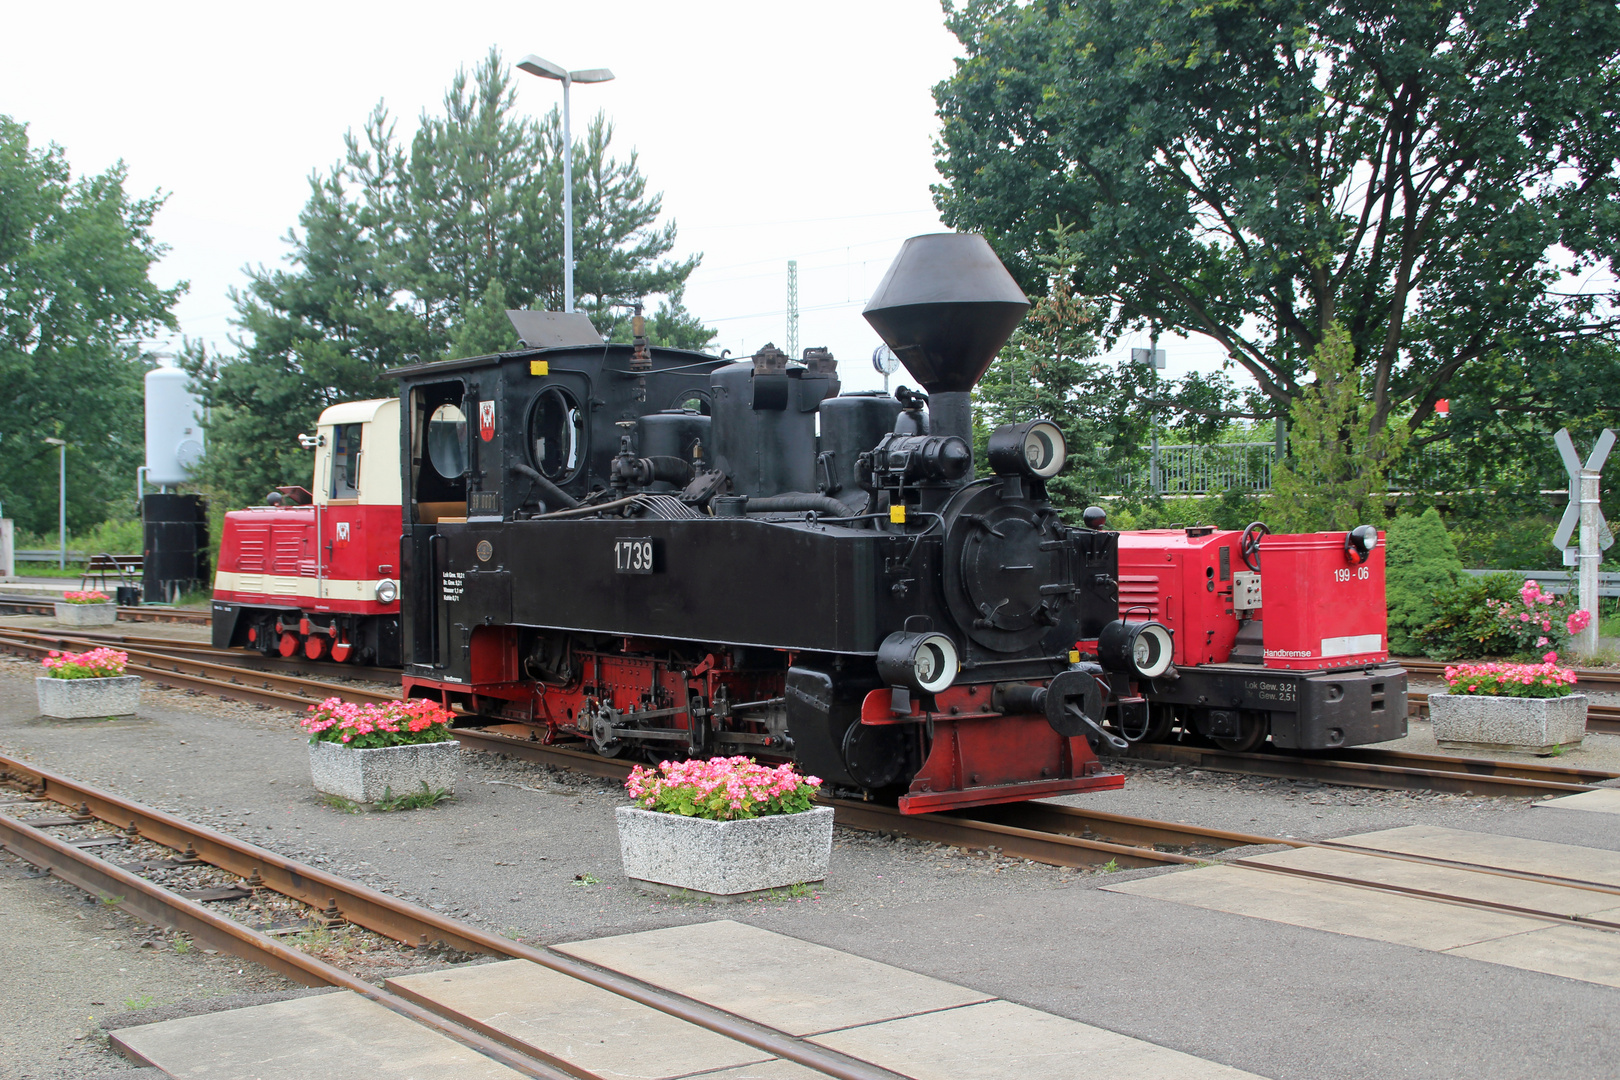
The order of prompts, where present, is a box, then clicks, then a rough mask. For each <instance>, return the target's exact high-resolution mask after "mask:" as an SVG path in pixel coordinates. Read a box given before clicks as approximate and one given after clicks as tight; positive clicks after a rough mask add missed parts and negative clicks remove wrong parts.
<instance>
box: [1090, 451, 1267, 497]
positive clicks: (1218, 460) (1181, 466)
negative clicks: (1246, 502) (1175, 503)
mask: <svg viewBox="0 0 1620 1080" xmlns="http://www.w3.org/2000/svg"><path fill="white" fill-rule="evenodd" d="M1275 457H1276V450H1275V449H1273V447H1272V445H1271V444H1270V443H1215V444H1213V445H1210V446H1160V445H1157V444H1155V445H1153V446H1152V447H1151V448H1150V449H1149V450H1148V453H1147V460H1146V461H1145V462H1142V463H1140V464H1135V465H1127V466H1125V467H1124V468H1122V469H1120V470H1118V473H1117V475H1116V476H1115V483H1116V484H1117V485H1118V487H1119V490H1120V491H1122V492H1123V491H1142V490H1146V491H1151V492H1153V493H1155V494H1159V495H1212V494H1218V493H1220V492H1222V491H1227V490H1230V489H1232V488H1238V489H1240V490H1243V491H1269V490H1270V489H1271V463H1272V461H1273V459H1274V458H1275Z"/></svg>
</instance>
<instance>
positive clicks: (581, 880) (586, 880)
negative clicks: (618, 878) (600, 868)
mask: <svg viewBox="0 0 1620 1080" xmlns="http://www.w3.org/2000/svg"><path fill="white" fill-rule="evenodd" d="M601 880H602V879H601V878H599V877H596V876H594V875H592V874H575V875H574V884H575V885H576V886H577V887H579V888H581V889H584V888H588V887H589V886H592V885H595V884H597V883H598V882H600V881H601Z"/></svg>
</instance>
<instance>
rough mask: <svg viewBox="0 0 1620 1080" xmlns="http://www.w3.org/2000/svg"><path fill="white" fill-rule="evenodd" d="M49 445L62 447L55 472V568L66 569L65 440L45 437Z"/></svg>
mask: <svg viewBox="0 0 1620 1080" xmlns="http://www.w3.org/2000/svg"><path fill="white" fill-rule="evenodd" d="M45 441H46V442H47V443H49V444H50V445H51V446H58V447H61V449H62V459H61V465H60V467H59V469H58V472H57V486H56V538H57V540H58V541H60V543H61V545H62V546H61V548H60V550H59V551H58V552H57V559H56V568H57V569H58V570H66V569H67V440H66V439H46V440H45Z"/></svg>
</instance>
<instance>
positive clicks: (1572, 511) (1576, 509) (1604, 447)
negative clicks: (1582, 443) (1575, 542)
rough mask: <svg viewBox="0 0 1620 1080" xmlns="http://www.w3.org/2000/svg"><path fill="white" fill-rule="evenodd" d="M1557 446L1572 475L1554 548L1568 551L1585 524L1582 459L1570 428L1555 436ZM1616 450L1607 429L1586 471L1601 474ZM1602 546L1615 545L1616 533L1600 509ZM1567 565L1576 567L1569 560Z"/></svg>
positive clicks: (1598, 525) (1599, 530) (1599, 523)
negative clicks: (1605, 462) (1578, 530)
mask: <svg viewBox="0 0 1620 1080" xmlns="http://www.w3.org/2000/svg"><path fill="white" fill-rule="evenodd" d="M1553 443H1554V445H1556V446H1557V447H1558V456H1559V457H1561V458H1563V459H1564V471H1565V472H1567V473H1569V505H1568V506H1567V507H1565V508H1564V517H1563V520H1561V521H1560V522H1559V523H1558V531H1556V532H1554V533H1553V547H1555V548H1557V549H1558V550H1559V551H1567V550H1568V549H1569V547H1570V543H1569V542H1570V540H1571V539H1572V538H1573V537H1574V536H1575V528H1576V526H1578V525H1579V524H1580V523H1581V471H1582V467H1581V459H1580V455H1578V454H1577V453H1576V452H1575V440H1574V439H1572V438H1570V437H1569V429H1568V428H1559V429H1558V434H1556V435H1554V436H1553ZM1613 447H1614V432H1613V431H1611V430H1610V429H1609V428H1604V429H1603V434H1602V435H1599V436H1598V441H1597V444H1596V445H1594V446H1593V447H1592V456H1591V457H1589V458H1587V459H1586V466H1585V471H1587V472H1591V473H1601V472H1602V471H1603V462H1604V461H1605V460H1607V459H1608V456H1609V451H1610V449H1612V448H1613ZM1597 528H1598V545H1599V546H1600V547H1602V548H1603V550H1604V551H1607V550H1609V548H1611V547H1613V546H1614V533H1613V532H1611V531H1610V529H1609V523H1608V521H1607V520H1605V519H1604V517H1603V508H1602V507H1601V506H1600V507H1598V508H1597ZM1565 562H1566V563H1567V564H1569V565H1573V563H1571V562H1570V561H1569V560H1568V559H1567V558H1566V560H1565Z"/></svg>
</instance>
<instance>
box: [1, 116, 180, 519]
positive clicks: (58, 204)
mask: <svg viewBox="0 0 1620 1080" xmlns="http://www.w3.org/2000/svg"><path fill="white" fill-rule="evenodd" d="M126 176H127V172H126V170H125V168H124V165H123V163H122V162H119V163H118V164H116V165H114V166H112V168H110V169H108V170H107V171H106V172H104V173H102V174H101V175H99V176H89V177H80V178H79V179H77V180H75V179H74V178H73V176H72V170H71V169H70V168H69V166H68V162H67V156H66V154H65V153H64V152H63V150H62V148H61V147H60V146H57V145H56V144H54V143H51V144H48V145H47V146H45V147H41V148H35V147H33V146H31V145H30V143H29V137H28V127H27V125H26V124H22V123H19V122H17V121H15V120H13V119H12V118H11V117H9V116H0V401H3V402H4V408H3V409H0V415H3V416H4V418H5V419H4V421H3V423H0V449H3V452H4V459H3V460H4V461H5V466H6V467H5V469H4V470H3V471H0V499H3V500H4V502H5V508H6V513H7V515H8V516H10V517H12V518H15V519H16V521H17V523H18V525H20V526H21V527H22V528H23V529H26V530H29V531H32V532H47V531H49V532H54V531H55V529H56V524H57V483H58V479H57V465H58V458H57V454H58V451H57V449H56V447H54V446H48V445H46V444H45V443H44V442H43V440H44V439H45V438H46V437H51V438H64V439H66V440H67V441H68V450H67V468H68V492H67V494H68V527H69V530H70V531H76V530H82V529H85V528H87V527H89V526H91V525H94V524H96V523H97V522H100V521H102V520H103V519H104V518H105V517H106V516H107V513H108V510H109V508H110V502H111V500H113V499H115V498H122V497H132V496H133V495H134V490H135V470H136V468H137V467H138V466H139V465H140V463H141V460H142V458H143V456H144V455H143V446H142V407H141V401H142V377H143V375H144V374H145V372H146V371H147V370H148V369H149V367H150V364H149V362H148V361H147V360H146V358H145V355H144V354H143V352H142V350H141V340H142V339H143V338H146V337H149V336H151V335H152V334H154V333H156V332H157V331H158V329H159V328H160V327H161V328H167V329H173V328H174V326H175V321H174V316H173V314H172V309H173V307H174V304H175V302H176V301H177V300H178V299H179V298H180V295H181V294H182V293H183V292H184V291H185V285H184V284H183V283H182V284H180V285H176V286H175V287H173V288H169V289H163V288H159V287H158V286H157V285H156V284H154V283H153V281H152V279H151V269H152V266H153V265H154V264H155V263H156V262H157V261H158V259H160V258H161V257H162V256H163V253H164V252H165V251H166V250H167V248H166V247H165V246H164V245H162V244H160V243H158V242H157V241H156V240H155V239H153V237H152V233H151V225H152V219H153V217H154V216H155V215H156V214H157V212H158V210H159V209H160V208H161V207H162V205H163V201H164V198H165V196H164V195H163V194H162V193H161V192H158V193H154V194H152V195H151V196H149V197H147V198H144V199H137V198H131V197H130V195H129V194H128V193H127V192H126V191H125V190H124V181H125V178H126Z"/></svg>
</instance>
